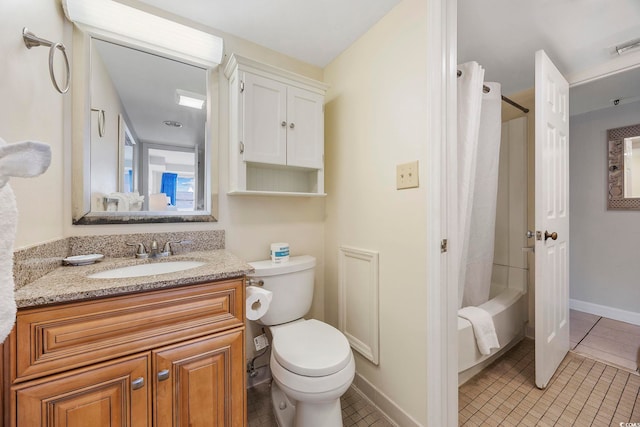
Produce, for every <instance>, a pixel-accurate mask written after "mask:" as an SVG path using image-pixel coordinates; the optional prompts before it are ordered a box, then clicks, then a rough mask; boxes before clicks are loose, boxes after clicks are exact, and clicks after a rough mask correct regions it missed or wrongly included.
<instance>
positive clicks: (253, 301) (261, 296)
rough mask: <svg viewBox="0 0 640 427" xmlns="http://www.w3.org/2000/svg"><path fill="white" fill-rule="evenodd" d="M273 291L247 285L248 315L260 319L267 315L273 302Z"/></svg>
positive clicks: (250, 317)
mask: <svg viewBox="0 0 640 427" xmlns="http://www.w3.org/2000/svg"><path fill="white" fill-rule="evenodd" d="M271 298H273V293H272V292H271V291H268V290H266V289H263V288H259V287H257V286H247V299H246V316H247V319H249V320H258V319H260V318H261V317H262V316H264V315H265V313H266V312H267V310H268V309H269V305H270V304H271Z"/></svg>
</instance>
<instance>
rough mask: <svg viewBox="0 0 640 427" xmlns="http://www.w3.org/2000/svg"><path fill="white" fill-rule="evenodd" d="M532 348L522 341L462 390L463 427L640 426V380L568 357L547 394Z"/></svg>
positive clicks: (528, 342) (638, 377) (577, 356)
mask: <svg viewBox="0 0 640 427" xmlns="http://www.w3.org/2000/svg"><path fill="white" fill-rule="evenodd" d="M534 353H535V346H534V342H533V341H532V340H529V339H525V340H523V341H522V342H521V343H519V344H518V345H516V346H515V347H514V348H513V349H512V350H510V351H509V352H508V353H507V354H506V355H505V356H504V357H503V358H501V359H499V360H498V361H496V362H495V363H493V364H492V365H491V366H489V367H488V368H487V369H485V370H484V371H483V372H481V373H480V374H478V375H477V376H475V377H474V378H472V379H471V380H469V381H468V382H467V383H466V384H464V385H462V386H461V387H460V388H459V390H458V398H459V408H460V412H459V423H460V425H461V426H465V427H466V426H568V427H569V426H596V427H599V426H613V425H615V426H618V425H620V423H622V422H624V423H627V422H637V423H640V394H639V393H640V376H639V375H637V374H634V373H631V372H627V371H625V370H622V369H617V368H615V367H613V366H609V365H606V364H605V363H602V362H599V361H596V360H593V359H589V358H586V357H584V356H581V355H578V354H575V353H573V352H570V353H569V354H568V355H567V356H566V357H565V359H564V360H563V361H562V363H561V364H560V367H559V368H558V370H557V372H556V373H555V375H554V376H553V377H552V378H551V381H550V382H549V385H548V386H547V388H546V389H544V390H539V389H538V388H536V386H535V383H534V381H535V377H534Z"/></svg>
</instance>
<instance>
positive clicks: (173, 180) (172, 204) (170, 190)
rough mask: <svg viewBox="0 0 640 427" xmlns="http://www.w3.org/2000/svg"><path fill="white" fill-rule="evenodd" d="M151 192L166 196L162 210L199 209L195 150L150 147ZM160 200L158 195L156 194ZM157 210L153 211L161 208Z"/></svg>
mask: <svg viewBox="0 0 640 427" xmlns="http://www.w3.org/2000/svg"><path fill="white" fill-rule="evenodd" d="M147 164H148V171H149V175H148V178H149V181H148V182H149V189H148V193H149V195H162V196H164V198H165V199H163V202H162V205H164V200H166V209H163V207H164V206H157V207H156V208H157V209H160V210H177V211H192V210H194V209H196V192H197V188H196V177H197V174H198V171H197V164H198V163H197V159H196V153H195V150H190V151H185V150H184V149H179V148H176V149H169V148H167V149H164V148H163V149H159V148H149V150H148V163H147ZM153 198H155V199H156V200H157V199H158V196H156V197H153ZM157 209H153V210H157Z"/></svg>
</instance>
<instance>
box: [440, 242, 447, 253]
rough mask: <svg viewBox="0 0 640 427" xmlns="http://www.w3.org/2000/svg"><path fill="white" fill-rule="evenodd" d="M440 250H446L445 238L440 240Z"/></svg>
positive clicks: (443, 251)
mask: <svg viewBox="0 0 640 427" xmlns="http://www.w3.org/2000/svg"><path fill="white" fill-rule="evenodd" d="M440 252H442V253H445V252H447V239H442V242H440Z"/></svg>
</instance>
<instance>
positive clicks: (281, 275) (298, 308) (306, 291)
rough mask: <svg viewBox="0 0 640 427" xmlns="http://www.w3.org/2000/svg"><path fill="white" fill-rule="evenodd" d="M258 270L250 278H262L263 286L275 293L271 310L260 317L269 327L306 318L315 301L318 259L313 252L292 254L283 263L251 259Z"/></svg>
mask: <svg viewBox="0 0 640 427" xmlns="http://www.w3.org/2000/svg"><path fill="white" fill-rule="evenodd" d="M249 265H251V266H252V267H253V268H254V269H255V272H254V273H252V274H248V275H247V278H248V279H253V280H262V281H263V282H264V285H263V288H264V289H267V290H269V291H271V292H273V298H272V300H271V304H270V305H269V309H268V310H267V312H266V313H265V315H264V316H262V317H261V318H260V320H258V323H261V324H263V325H266V326H271V325H280V324H282V323H287V322H291V321H293V320H297V319H300V318H302V317H303V316H304V315H305V314H307V313H308V312H309V309H310V308H311V302H312V301H313V282H314V269H315V266H316V259H315V258H314V257H312V256H309V255H303V256H295V257H290V258H289V261H287V262H283V263H280V264H275V263H273V262H272V261H271V260H270V259H269V260H265V261H254V262H250V263H249Z"/></svg>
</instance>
